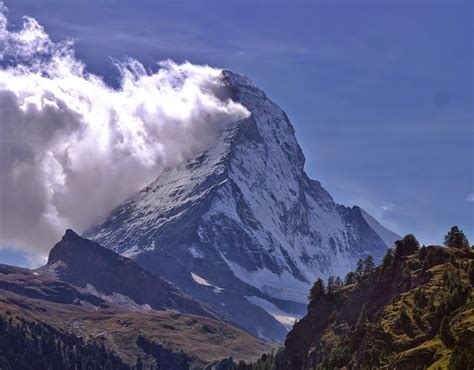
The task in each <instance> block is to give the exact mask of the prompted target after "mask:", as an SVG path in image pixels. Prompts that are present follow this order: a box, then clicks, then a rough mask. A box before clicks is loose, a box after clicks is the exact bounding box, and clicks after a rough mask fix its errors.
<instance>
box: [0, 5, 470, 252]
mask: <svg viewBox="0 0 474 370" xmlns="http://www.w3.org/2000/svg"><path fill="white" fill-rule="evenodd" d="M5 4H6V5H7V7H8V8H9V12H10V16H9V18H10V21H14V22H16V23H19V22H20V18H21V16H23V15H30V16H32V17H34V18H36V19H37V20H38V21H39V22H40V23H41V24H42V25H44V26H45V28H46V30H47V32H48V33H49V34H50V35H51V36H52V38H53V39H54V40H61V39H64V38H67V37H72V38H74V39H76V50H77V55H78V57H79V58H80V59H82V60H83V61H85V62H86V64H87V65H88V68H89V70H91V71H93V72H95V73H99V74H101V75H104V76H105V77H106V79H108V80H109V81H110V80H113V79H114V75H115V71H114V70H113V68H112V67H111V62H110V57H114V58H119V59H120V58H123V57H125V56H131V57H135V58H137V59H139V60H140V61H142V62H144V63H145V64H147V65H148V66H150V67H151V66H153V65H154V63H155V62H156V61H158V60H162V59H168V58H171V59H174V60H177V61H184V60H189V61H191V62H194V63H204V64H210V65H212V66H217V67H223V68H228V69H232V70H234V71H236V72H240V73H243V74H246V75H248V76H249V77H250V78H251V79H253V80H254V81H255V82H256V83H257V84H258V85H259V86H260V87H262V88H263V89H264V90H265V91H266V92H267V94H268V95H269V96H271V97H272V98H273V99H274V100H275V101H276V102H277V103H278V104H279V105H280V106H281V107H282V108H283V109H284V110H285V111H286V112H287V113H288V116H289V117H290V119H291V121H292V123H293V124H294V126H295V128H296V133H297V137H298V139H299V141H300V143H301V145H302V147H303V150H304V153H305V155H306V158H307V162H306V170H307V172H308V173H309V175H310V176H311V177H313V178H315V179H318V180H320V181H321V182H322V184H323V185H324V186H325V187H326V188H327V189H328V190H329V192H330V193H331V194H332V195H333V197H334V198H335V200H336V201H338V202H340V203H343V204H345V205H354V204H357V205H360V206H362V207H363V208H365V209H366V210H368V211H369V212H370V213H372V214H373V215H374V216H375V217H377V218H378V219H379V220H380V221H381V222H382V223H384V224H385V225H386V226H388V227H390V228H392V229H393V230H394V231H396V232H398V233H400V234H405V233H409V232H413V233H415V235H416V236H418V237H419V239H420V240H421V241H422V242H425V243H441V242H442V237H443V235H444V234H445V233H446V231H447V230H448V229H449V227H450V226H451V225H453V224H457V225H459V226H460V227H461V228H462V229H464V231H465V232H466V233H467V234H468V236H469V238H470V240H471V242H474V216H473V212H474V195H473V193H474V184H473V183H474V179H473V176H474V174H473V172H474V143H473V141H474V138H473V137H474V127H473V125H474V124H473V100H474V99H473V85H474V72H473V65H474V64H473V34H474V29H473V28H474V27H473V24H474V22H473V17H474V15H473V14H474V6H473V2H472V1H466V2H461V1H456V0H454V1H433V2H431V1H378V2H375V1H372V2H362V1H347V2H343V1H328V2H320V1H311V2H310V1H308V2H302V1H289V2H283V1H262V2H255V1H243V0H239V1H229V0H227V1H202V0H201V1H191V0H190V1H168V2H161V1H156V0H153V1H139V0H136V1H113V0H108V1H105V0H103V1H98V0H90V1H66V0H61V1H59V0H58V1H47V0H46V1H41V2H39V1H37V0H14V1H8V0H6V1H5ZM1 258H2V255H1V253H0V259H1Z"/></svg>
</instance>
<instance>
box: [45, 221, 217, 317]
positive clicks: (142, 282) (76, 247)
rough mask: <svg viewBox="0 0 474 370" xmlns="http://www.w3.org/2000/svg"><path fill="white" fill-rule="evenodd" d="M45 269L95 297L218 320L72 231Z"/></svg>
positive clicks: (165, 284)
mask: <svg viewBox="0 0 474 370" xmlns="http://www.w3.org/2000/svg"><path fill="white" fill-rule="evenodd" d="M45 269H52V270H53V271H54V273H55V274H56V276H58V277H59V278H60V279H61V281H64V282H67V283H70V284H73V285H75V286H79V287H82V288H85V287H89V289H90V290H91V292H92V293H96V291H97V293H99V294H103V295H106V296H112V295H116V296H117V297H116V299H120V296H121V297H126V298H125V299H132V300H133V302H134V303H135V304H137V305H148V306H149V308H150V309H153V310H159V311H167V310H168V311H169V310H173V311H179V312H183V313H191V314H196V315H201V316H208V317H215V316H216V315H215V314H213V313H212V310H210V309H208V308H206V307H204V306H203V305H201V304H200V303H199V302H197V301H195V300H194V299H192V298H191V297H189V296H186V295H185V294H184V293H183V292H181V291H180V290H179V289H177V288H176V287H175V286H173V285H172V284H170V283H168V282H166V281H164V280H163V279H161V278H160V277H158V276H157V275H155V274H153V273H151V272H149V271H147V270H145V269H143V268H142V267H140V266H139V265H137V264H136V263H135V262H134V261H133V260H131V259H129V258H125V257H122V256H120V255H118V254H117V253H115V252H112V251H111V250H108V249H105V248H104V247H102V246H100V245H98V244H97V243H94V242H91V241H90V240H87V239H83V238H81V237H80V236H79V235H77V234H76V233H75V232H74V231H72V230H67V231H66V234H65V235H64V236H63V238H62V240H61V241H60V242H59V243H57V244H56V245H55V246H54V248H53V249H51V251H50V253H49V259H48V264H47V266H46V267H45ZM118 295H120V296H118ZM122 299H123V298H122Z"/></svg>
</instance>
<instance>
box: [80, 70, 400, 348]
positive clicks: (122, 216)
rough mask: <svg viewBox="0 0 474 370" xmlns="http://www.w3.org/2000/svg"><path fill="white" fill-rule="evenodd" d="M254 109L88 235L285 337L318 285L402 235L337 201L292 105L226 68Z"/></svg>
mask: <svg viewBox="0 0 474 370" xmlns="http://www.w3.org/2000/svg"><path fill="white" fill-rule="evenodd" d="M222 78H223V81H224V84H225V86H226V88H227V91H226V95H227V96H230V97H231V98H232V99H233V100H235V101H238V102H240V103H241V104H242V105H244V106H245V107H246V108H247V109H248V111H249V112H250V113H251V115H250V116H249V118H246V119H243V120H241V121H238V122H235V123H233V124H231V125H228V126H226V127H225V129H223V131H222V133H221V135H220V138H219V140H218V141H217V143H216V144H215V145H214V146H213V147H211V148H209V149H208V150H206V151H204V152H202V153H199V154H198V155H196V156H195V157H194V158H192V159H190V160H187V161H185V162H184V163H182V164H180V165H178V166H177V167H174V168H168V169H166V170H165V171H164V172H163V173H162V174H161V175H160V176H159V177H158V178H157V179H156V180H155V181H154V182H153V183H151V184H150V185H149V186H147V187H146V188H145V189H143V190H142V191H140V192H139V193H138V194H136V195H135V196H133V197H132V198H131V199H129V200H128V201H126V202H124V203H123V204H122V205H120V206H119V207H117V208H116V209H115V210H113V211H112V213H111V214H110V216H109V217H107V218H106V219H105V220H104V221H103V222H102V223H100V224H99V225H97V226H94V227H91V228H90V229H89V230H87V231H86V232H85V236H86V237H88V238H92V239H93V240H95V241H97V242H98V243H100V244H102V245H104V246H105V247H107V248H111V249H113V250H114V251H115V252H117V253H120V254H122V255H124V256H127V257H131V258H133V259H135V260H136V261H137V263H139V264H141V265H142V266H144V267H146V268H147V269H149V270H151V271H154V272H155V271H156V272H157V273H159V274H160V275H162V276H163V277H164V278H166V279H167V280H169V281H171V282H173V283H175V284H177V285H178V286H180V287H181V288H182V289H183V290H185V291H186V292H187V293H189V294H193V295H194V296H196V297H198V298H199V299H201V300H203V301H205V302H207V303H209V304H211V305H212V306H213V307H214V308H216V309H217V310H219V311H220V312H222V313H223V314H224V315H226V316H227V317H228V318H229V319H230V320H232V321H234V322H235V323H237V324H238V325H240V326H242V327H243V328H245V329H247V330H249V331H251V332H252V333H255V334H257V335H259V336H261V337H267V338H271V339H277V340H281V339H282V338H283V337H284V335H285V334H286V329H285V328H284V326H286V327H289V326H291V324H292V320H293V318H294V317H298V316H300V315H302V314H304V312H305V309H306V297H307V292H308V290H309V287H310V285H311V283H312V282H313V281H314V280H315V279H316V278H318V277H327V276H328V275H331V274H332V275H342V274H344V273H346V272H347V271H349V270H351V269H352V268H353V267H354V265H355V262H356V261H357V259H359V258H361V257H364V256H366V255H368V254H371V255H372V256H374V258H375V259H376V260H379V259H380V258H381V256H382V255H383V254H384V252H385V250H386V248H387V246H390V245H391V244H392V242H393V241H394V240H396V239H398V235H396V234H394V233H392V232H390V231H389V230H387V229H385V228H383V227H382V226H381V225H380V224H378V223H377V221H375V220H374V219H373V218H372V217H371V216H369V215H368V214H367V213H366V212H365V211H363V210H362V209H360V208H359V207H353V208H347V207H344V206H342V205H338V204H336V203H335V202H334V200H333V199H332V198H331V196H330V195H329V193H328V192H327V191H326V190H325V189H324V188H323V187H322V186H321V184H320V183H319V182H318V181H315V180H312V179H310V178H309V177H308V176H307V175H306V173H305V171H304V156H303V153H302V151H301V148H300V146H299V145H298V143H297V141H296V137H295V134H294V129H293V127H292V125H291V123H290V121H289V120H288V117H287V116H286V114H285V113H284V112H283V111H282V110H281V109H280V108H279V107H278V106H277V105H276V104H274V103H273V102H272V101H270V100H269V99H268V98H267V97H266V95H265V94H264V92H263V91H261V90H260V89H258V88H257V87H256V86H255V84H254V83H253V82H251V81H250V80H248V79H247V78H245V77H243V76H240V75H238V74H235V73H232V72H230V71H223V76H222Z"/></svg>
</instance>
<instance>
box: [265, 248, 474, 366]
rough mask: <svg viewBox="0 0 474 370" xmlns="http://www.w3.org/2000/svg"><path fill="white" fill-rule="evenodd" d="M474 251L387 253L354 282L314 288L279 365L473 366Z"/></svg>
mask: <svg viewBox="0 0 474 370" xmlns="http://www.w3.org/2000/svg"><path fill="white" fill-rule="evenodd" d="M473 287H474V250H473V249H472V248H471V249H469V248H443V247H438V246H430V247H423V248H421V249H420V250H418V251H416V252H415V253H414V254H411V255H407V256H404V255H398V256H397V253H395V255H391V256H388V257H387V259H384V263H383V264H382V265H381V266H379V267H377V268H375V269H373V270H372V271H370V272H369V273H368V274H366V275H365V276H362V278H361V279H360V282H359V283H356V284H349V285H345V286H343V287H342V288H340V289H338V290H336V291H334V292H328V291H327V290H326V291H319V293H318V294H317V295H316V296H315V297H314V299H313V301H311V302H310V304H309V306H308V313H307V315H306V316H305V317H304V318H303V319H302V320H300V321H299V322H298V323H297V324H296V325H295V327H294V328H293V330H292V331H291V332H290V333H289V334H288V336H287V338H286V340H285V346H284V350H283V351H282V352H280V353H279V354H278V355H277V356H276V359H274V361H273V366H271V367H268V368H272V369H277V370H296V369H298V370H301V369H339V368H344V369H406V370H411V369H413V370H416V369H427V368H429V369H454V370H464V369H472V368H474V355H473V354H474V290H473Z"/></svg>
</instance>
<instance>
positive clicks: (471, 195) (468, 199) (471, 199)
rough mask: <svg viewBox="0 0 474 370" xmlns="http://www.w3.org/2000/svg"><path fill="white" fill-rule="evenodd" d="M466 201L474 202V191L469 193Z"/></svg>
mask: <svg viewBox="0 0 474 370" xmlns="http://www.w3.org/2000/svg"><path fill="white" fill-rule="evenodd" d="M466 202H469V203H474V193H471V194H469V196H468V197H467V198H466Z"/></svg>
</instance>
